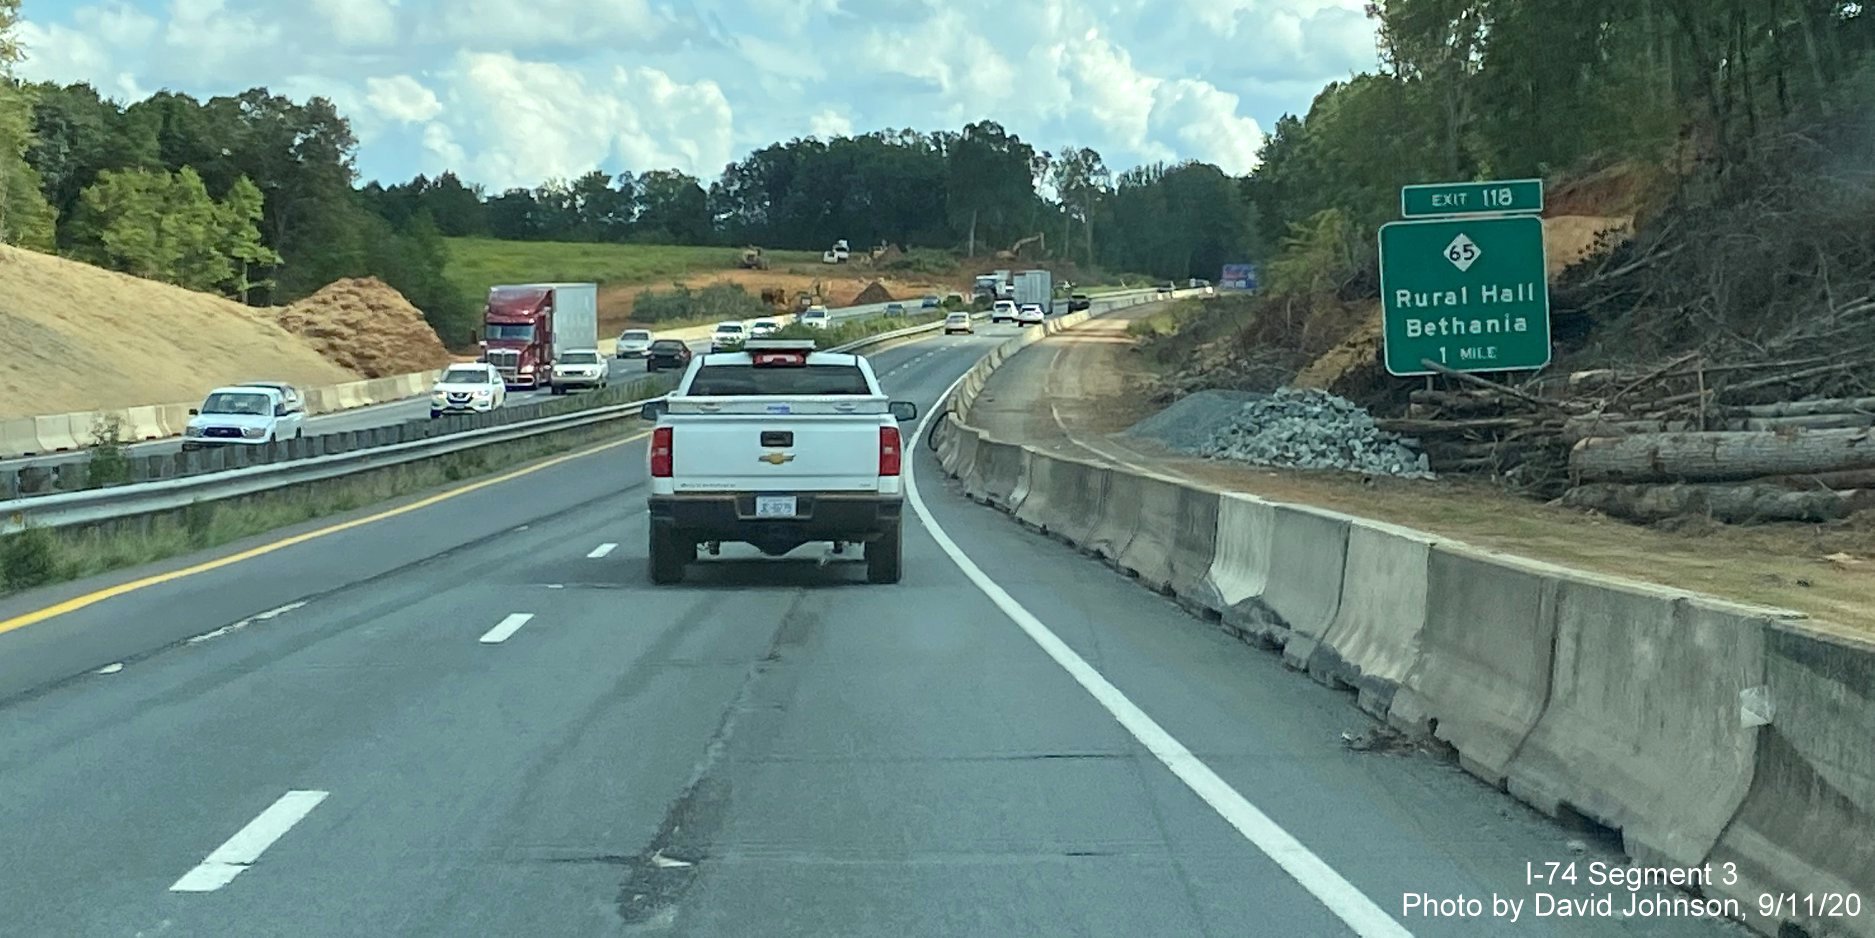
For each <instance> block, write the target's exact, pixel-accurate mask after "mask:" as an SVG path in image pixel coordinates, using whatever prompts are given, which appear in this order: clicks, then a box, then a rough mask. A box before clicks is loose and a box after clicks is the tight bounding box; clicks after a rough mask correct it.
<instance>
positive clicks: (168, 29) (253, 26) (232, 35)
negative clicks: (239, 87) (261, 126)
mask: <svg viewBox="0 0 1875 938" xmlns="http://www.w3.org/2000/svg"><path fill="white" fill-rule="evenodd" d="M279 42H280V24H279V22H278V21H277V20H275V19H274V18H272V17H270V16H267V15H265V14H262V13H258V12H250V11H243V10H241V9H233V10H230V9H228V8H227V3H226V0H171V2H170V5H169V21H168V23H167V24H166V25H165V26H164V29H163V46H164V47H165V53H164V54H163V55H162V56H161V58H162V60H163V61H165V62H166V63H168V64H169V65H170V67H171V68H173V69H175V70H176V71H177V72H178V73H180V74H181V75H183V76H185V77H186V78H187V80H189V81H190V82H191V83H194V82H209V81H214V80H216V79H218V78H221V77H223V76H225V75H227V74H230V73H232V72H235V71H237V70H238V69H237V65H238V64H243V63H245V62H248V61H252V60H254V59H257V58H264V57H266V56H267V55H269V54H271V49H272V48H273V47H274V46H275V45H276V44H278V43H279Z"/></svg>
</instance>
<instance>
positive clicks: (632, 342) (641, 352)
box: [612, 329, 656, 358]
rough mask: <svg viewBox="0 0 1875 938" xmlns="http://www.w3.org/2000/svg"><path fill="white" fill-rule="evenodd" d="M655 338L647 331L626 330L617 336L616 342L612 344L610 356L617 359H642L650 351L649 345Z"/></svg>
mask: <svg viewBox="0 0 1875 938" xmlns="http://www.w3.org/2000/svg"><path fill="white" fill-rule="evenodd" d="M655 339H656V336H653V335H652V334H651V330H649V329H627V330H625V331H624V332H621V333H619V334H618V341H616V342H614V343H612V354H614V355H616V356H618V357H619V358H643V357H645V353H646V352H648V351H650V350H651V343H652V341H653V340H655Z"/></svg>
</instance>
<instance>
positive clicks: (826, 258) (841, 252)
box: [820, 238, 853, 264]
mask: <svg viewBox="0 0 1875 938" xmlns="http://www.w3.org/2000/svg"><path fill="white" fill-rule="evenodd" d="M852 256H853V251H852V249H851V248H849V247H847V245H846V239H845V238H841V239H840V240H838V241H835V242H833V247H831V248H828V249H827V250H826V251H823V252H822V253H821V255H820V262H821V263H823V264H844V263H846V262H847V260H848V259H849V258H851V257H852Z"/></svg>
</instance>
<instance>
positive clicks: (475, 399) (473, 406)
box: [430, 362, 508, 420]
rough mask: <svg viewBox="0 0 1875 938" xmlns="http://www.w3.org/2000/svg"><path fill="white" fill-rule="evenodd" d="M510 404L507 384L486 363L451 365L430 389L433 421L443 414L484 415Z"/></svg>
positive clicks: (492, 367) (494, 369) (431, 417)
mask: <svg viewBox="0 0 1875 938" xmlns="http://www.w3.org/2000/svg"><path fill="white" fill-rule="evenodd" d="M507 402H508V383H507V382H506V381H504V380H502V377H501V372H500V371H499V370H497V369H496V368H495V366H494V365H490V364H488V363H486V362H473V363H469V362H463V363H461V364H456V365H450V366H449V370H447V371H445V372H443V376H442V378H440V379H438V380H437V382H436V386H435V387H433V388H431V389H430V419H431V420H435V419H436V418H438V417H441V416H442V415H444V414H481V413H487V412H488V411H491V410H494V409H495V408H497V407H500V406H501V405H503V404H506V403H507Z"/></svg>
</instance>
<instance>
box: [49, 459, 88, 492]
mask: <svg viewBox="0 0 1875 938" xmlns="http://www.w3.org/2000/svg"><path fill="white" fill-rule="evenodd" d="M84 487H85V464H84V463H82V462H68V463H60V464H59V465H58V467H57V468H55V469H53V470H52V490H53V491H55V492H76V491H79V490H81V489H83V488H84Z"/></svg>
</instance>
